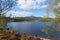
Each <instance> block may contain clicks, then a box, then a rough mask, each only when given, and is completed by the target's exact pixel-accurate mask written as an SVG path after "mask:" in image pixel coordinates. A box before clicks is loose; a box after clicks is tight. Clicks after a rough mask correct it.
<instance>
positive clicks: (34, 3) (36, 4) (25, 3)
mask: <svg viewBox="0 0 60 40" xmlns="http://www.w3.org/2000/svg"><path fill="white" fill-rule="evenodd" d="M44 1H46V0H18V1H17V5H18V6H19V7H20V8H21V9H24V10H27V9H36V8H38V9H39V8H41V5H40V4H41V3H43V2H44Z"/></svg>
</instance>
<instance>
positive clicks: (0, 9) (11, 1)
mask: <svg viewBox="0 0 60 40" xmlns="http://www.w3.org/2000/svg"><path fill="white" fill-rule="evenodd" d="M15 1H16V0H0V15H4V14H5V13H6V12H8V11H9V10H10V9H11V8H12V7H13V6H14V5H15V4H16V2H15Z"/></svg>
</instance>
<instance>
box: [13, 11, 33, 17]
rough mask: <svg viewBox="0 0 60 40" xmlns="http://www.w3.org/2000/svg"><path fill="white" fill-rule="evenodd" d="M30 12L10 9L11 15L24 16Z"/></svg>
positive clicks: (30, 13) (29, 14)
mask: <svg viewBox="0 0 60 40" xmlns="http://www.w3.org/2000/svg"><path fill="white" fill-rule="evenodd" d="M31 15H32V12H26V11H22V12H18V11H12V17H26V16H31Z"/></svg>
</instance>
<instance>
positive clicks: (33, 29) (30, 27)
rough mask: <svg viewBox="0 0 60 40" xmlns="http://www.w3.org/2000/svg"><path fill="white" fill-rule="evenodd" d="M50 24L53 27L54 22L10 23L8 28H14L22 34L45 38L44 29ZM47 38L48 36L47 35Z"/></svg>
mask: <svg viewBox="0 0 60 40" xmlns="http://www.w3.org/2000/svg"><path fill="white" fill-rule="evenodd" d="M47 24H50V25H51V26H53V23H52V22H9V23H8V24H7V25H8V26H7V27H9V28H11V27H13V28H14V30H15V31H16V32H18V33H20V34H23V33H26V34H32V35H41V36H44V35H45V33H44V32H42V29H43V28H44V27H45V26H46V25H47ZM45 36H46V35H45Z"/></svg>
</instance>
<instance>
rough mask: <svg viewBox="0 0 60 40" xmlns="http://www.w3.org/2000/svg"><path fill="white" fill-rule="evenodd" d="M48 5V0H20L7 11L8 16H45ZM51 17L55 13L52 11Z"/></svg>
mask: <svg viewBox="0 0 60 40" xmlns="http://www.w3.org/2000/svg"><path fill="white" fill-rule="evenodd" d="M47 6H48V0H18V1H17V5H16V6H15V7H13V9H12V10H10V11H9V12H8V13H7V16H10V14H12V16H11V17H26V16H36V17H45V16H46V7H47ZM49 17H52V18H53V17H54V14H53V13H52V12H50V13H49Z"/></svg>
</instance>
